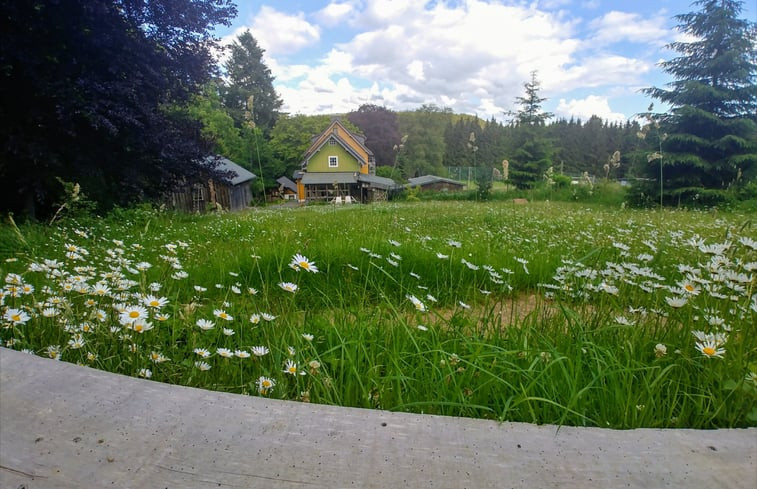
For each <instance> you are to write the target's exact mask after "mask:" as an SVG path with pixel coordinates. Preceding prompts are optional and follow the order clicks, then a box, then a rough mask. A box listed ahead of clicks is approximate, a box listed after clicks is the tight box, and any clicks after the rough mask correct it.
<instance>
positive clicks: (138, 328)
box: [134, 324, 142, 333]
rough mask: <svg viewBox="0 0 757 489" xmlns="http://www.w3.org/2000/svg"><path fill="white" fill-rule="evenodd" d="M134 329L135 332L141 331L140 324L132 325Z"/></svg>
mask: <svg viewBox="0 0 757 489" xmlns="http://www.w3.org/2000/svg"><path fill="white" fill-rule="evenodd" d="M134 331H136V332H137V333H141V332H142V325H141V324H137V325H135V326H134Z"/></svg>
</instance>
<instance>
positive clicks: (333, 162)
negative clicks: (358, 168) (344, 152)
mask: <svg viewBox="0 0 757 489" xmlns="http://www.w3.org/2000/svg"><path fill="white" fill-rule="evenodd" d="M337 166H339V158H338V157H336V156H329V168H336V167H337Z"/></svg>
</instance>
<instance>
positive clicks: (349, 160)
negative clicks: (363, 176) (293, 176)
mask: <svg viewBox="0 0 757 489" xmlns="http://www.w3.org/2000/svg"><path fill="white" fill-rule="evenodd" d="M362 166H363V162H361V161H360V160H359V159H358V156H357V155H356V154H355V152H353V151H350V150H349V147H346V146H344V145H342V144H340V143H339V142H338V141H337V140H336V139H335V138H329V139H327V140H326V143H325V144H323V145H322V146H321V147H320V148H319V149H318V150H317V151H315V152H314V153H313V154H312V156H310V158H308V160H307V172H308V173H313V172H319V173H320V172H329V173H331V172H359V171H360V168H361V167H362Z"/></svg>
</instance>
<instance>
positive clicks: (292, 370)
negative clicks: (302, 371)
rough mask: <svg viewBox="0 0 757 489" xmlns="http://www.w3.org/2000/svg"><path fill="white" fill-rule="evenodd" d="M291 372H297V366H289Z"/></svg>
mask: <svg viewBox="0 0 757 489" xmlns="http://www.w3.org/2000/svg"><path fill="white" fill-rule="evenodd" d="M288 370H289V373H290V374H296V373H297V367H289V369H288Z"/></svg>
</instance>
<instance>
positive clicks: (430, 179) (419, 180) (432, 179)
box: [407, 175, 465, 187]
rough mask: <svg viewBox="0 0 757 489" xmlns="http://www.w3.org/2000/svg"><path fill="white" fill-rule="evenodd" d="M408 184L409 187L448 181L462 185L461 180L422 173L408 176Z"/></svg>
mask: <svg viewBox="0 0 757 489" xmlns="http://www.w3.org/2000/svg"><path fill="white" fill-rule="evenodd" d="M407 181H408V185H409V186H410V187H422V186H424V185H430V184H432V183H449V184H451V185H459V186H461V187H462V186H464V185H465V184H464V183H462V182H458V181H457V180H452V179H451V178H444V177H438V176H436V175H423V176H421V177H414V178H408V179H407Z"/></svg>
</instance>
